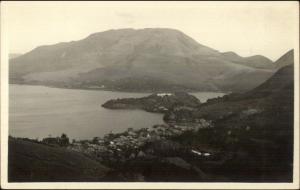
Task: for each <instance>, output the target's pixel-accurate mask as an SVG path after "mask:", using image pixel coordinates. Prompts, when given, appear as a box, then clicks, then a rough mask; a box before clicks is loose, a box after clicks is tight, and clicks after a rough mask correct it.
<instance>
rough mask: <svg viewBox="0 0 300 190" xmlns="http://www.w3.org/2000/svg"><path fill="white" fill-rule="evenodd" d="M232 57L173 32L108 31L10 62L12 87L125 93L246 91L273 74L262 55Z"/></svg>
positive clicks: (44, 48) (156, 29) (49, 46)
mask: <svg viewBox="0 0 300 190" xmlns="http://www.w3.org/2000/svg"><path fill="white" fill-rule="evenodd" d="M231 54H232V53H225V54H224V53H220V52H218V51H217V50H214V49H212V48H209V47H206V46H204V45H201V44H199V43H198V42H196V41H195V40H193V39H192V38H190V37H189V36H187V35H185V34H184V33H182V32H180V31H178V30H174V29H165V28H146V29H139V30H135V29H119V30H108V31H104V32H99V33H95V34H92V35H90V36H88V37H87V38H85V39H82V40H79V41H72V42H64V43H59V44H55V45H48V46H40V47H37V48H35V49H34V50H32V51H30V52H28V53H26V54H24V55H22V56H20V57H17V58H15V59H12V60H10V62H11V64H10V82H11V83H21V84H24V83H25V84H42V85H51V86H56V87H67V88H101V89H110V90H121V91H165V90H168V91H181V90H185V91H245V90H248V89H251V88H254V87H255V86H257V85H259V84H261V83H262V82H264V81H265V80H266V79H267V78H269V77H270V76H271V75H272V74H273V73H274V69H273V67H272V66H269V65H273V64H272V62H271V61H270V60H269V59H267V58H265V57H263V56H253V57H247V58H243V57H240V56H237V55H235V54H234V55H231Z"/></svg>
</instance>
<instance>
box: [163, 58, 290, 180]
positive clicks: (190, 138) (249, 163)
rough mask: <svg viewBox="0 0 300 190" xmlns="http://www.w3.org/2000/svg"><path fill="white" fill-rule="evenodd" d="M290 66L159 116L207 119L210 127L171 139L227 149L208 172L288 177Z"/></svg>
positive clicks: (247, 177)
mask: <svg viewBox="0 0 300 190" xmlns="http://www.w3.org/2000/svg"><path fill="white" fill-rule="evenodd" d="M280 60H281V61H282V60H283V59H280ZM281 64H282V63H281ZM293 71H294V70H293V65H287V66H284V67H283V68H281V69H279V70H278V71H277V72H276V73H275V74H274V75H273V76H272V77H271V78H270V79H268V80H267V81H266V82H264V83H263V84H261V85H260V86H258V87H257V88H254V89H253V90H250V91H248V92H246V93H242V94H231V95H226V96H224V97H222V98H216V99H211V100H209V101H207V103H204V104H201V105H200V106H198V108H197V109H194V110H192V111H191V110H171V111H170V112H169V113H168V114H166V115H165V117H164V119H165V121H166V122H168V123H176V124H178V125H180V124H186V123H187V122H189V123H194V122H196V120H199V119H206V120H210V121H212V123H213V125H214V128H213V129H208V130H206V131H199V133H193V134H192V133H187V134H185V135H182V136H180V137H178V138H175V139H174V141H176V142H180V143H182V144H184V145H189V146H200V147H201V146H205V147H213V148H215V149H221V150H222V151H225V152H227V153H226V154H225V155H227V156H228V157H229V159H228V160H226V161H224V162H222V164H220V165H217V166H212V168H210V169H209V172H212V173H216V174H218V175H224V176H226V177H228V178H230V179H231V180H233V181H235V180H237V181H260V180H262V181H273V182H274V181H276V182H279V181H281V182H288V181H291V180H292V174H293V169H292V166H293V164H292V163H293V118H294V110H293V107H294V106H293V104H294V101H293V100H294V77H293V76H294V74H293ZM230 154H232V155H231V158H230V156H229V155H230ZM225 155H224V157H226V156H225ZM202 164H203V163H202ZM204 164H205V165H206V167H208V166H209V164H208V163H204ZM201 166H203V165H201ZM204 171H205V170H204Z"/></svg>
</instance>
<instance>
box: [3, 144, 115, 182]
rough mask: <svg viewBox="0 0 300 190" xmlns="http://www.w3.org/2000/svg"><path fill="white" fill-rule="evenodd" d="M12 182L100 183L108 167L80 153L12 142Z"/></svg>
mask: <svg viewBox="0 0 300 190" xmlns="http://www.w3.org/2000/svg"><path fill="white" fill-rule="evenodd" d="M8 144H9V154H8V181H9V182H54V181H55V182H68V181H101V178H102V177H103V176H104V175H105V174H106V173H107V172H108V171H109V169H108V168H106V167H105V166H103V165H101V164H99V163H98V162H96V161H94V160H91V159H89V158H87V157H85V156H84V155H82V154H81V153H78V152H74V151H70V150H67V149H65V148H59V147H50V146H47V145H43V144H38V143H34V142H29V141H26V140H21V139H14V138H10V139H9V143H8Z"/></svg>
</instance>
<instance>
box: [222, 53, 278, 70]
mask: <svg viewBox="0 0 300 190" xmlns="http://www.w3.org/2000/svg"><path fill="white" fill-rule="evenodd" d="M222 56H223V57H224V59H227V60H230V61H232V62H233V63H236V64H241V65H245V66H248V67H254V68H258V69H274V68H275V65H274V63H273V62H272V61H271V60H270V59H268V58H267V57H264V56H262V55H254V56H250V57H241V56H239V55H238V54H236V53H234V52H224V53H222Z"/></svg>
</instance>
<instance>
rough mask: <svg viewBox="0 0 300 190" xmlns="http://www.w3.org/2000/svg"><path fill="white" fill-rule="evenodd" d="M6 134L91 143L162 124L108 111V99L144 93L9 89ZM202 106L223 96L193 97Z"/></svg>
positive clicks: (149, 116)
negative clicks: (128, 131)
mask: <svg viewBox="0 0 300 190" xmlns="http://www.w3.org/2000/svg"><path fill="white" fill-rule="evenodd" d="M9 88H10V92H9V93H10V94H9V134H10V135H12V136H15V137H28V138H39V139H42V138H44V137H47V136H49V135H51V136H60V135H61V134H62V133H66V134H67V135H68V136H69V137H70V138H71V139H73V138H75V139H91V138H93V137H96V136H99V137H101V136H103V135H105V134H107V133H109V132H111V131H112V132H122V131H124V130H126V129H127V128H129V127H132V128H134V129H138V128H144V127H151V126H152V125H154V124H161V123H163V120H162V117H163V115H162V114H155V113H148V112H145V111H142V110H109V109H105V108H103V107H101V105H102V104H103V103H104V102H106V101H107V100H109V99H115V98H129V97H143V96H146V95H149V94H147V93H126V92H111V91H97V90H78V89H60V88H49V87H44V86H30V85H10V87H9ZM192 94H193V95H195V96H196V97H197V98H199V99H200V101H201V102H205V101H206V100H207V99H208V98H213V97H217V96H222V95H223V94H222V93H210V92H199V93H192Z"/></svg>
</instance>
